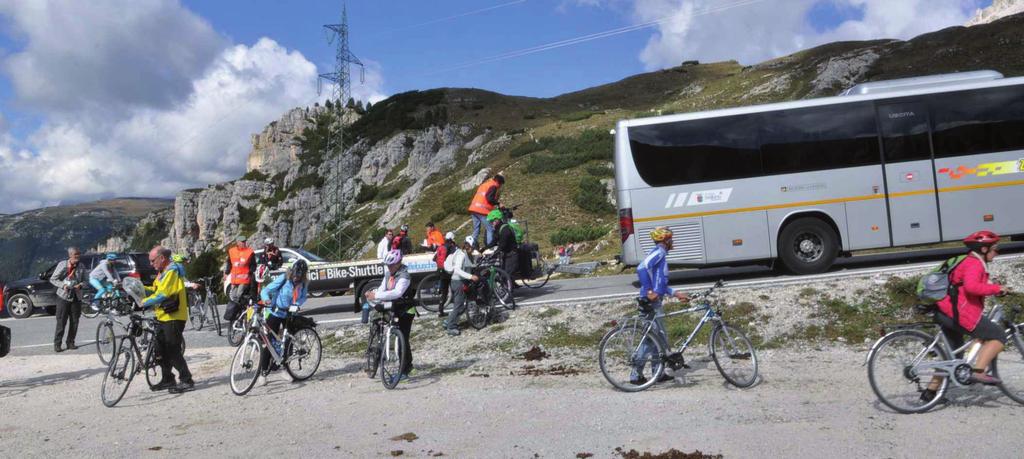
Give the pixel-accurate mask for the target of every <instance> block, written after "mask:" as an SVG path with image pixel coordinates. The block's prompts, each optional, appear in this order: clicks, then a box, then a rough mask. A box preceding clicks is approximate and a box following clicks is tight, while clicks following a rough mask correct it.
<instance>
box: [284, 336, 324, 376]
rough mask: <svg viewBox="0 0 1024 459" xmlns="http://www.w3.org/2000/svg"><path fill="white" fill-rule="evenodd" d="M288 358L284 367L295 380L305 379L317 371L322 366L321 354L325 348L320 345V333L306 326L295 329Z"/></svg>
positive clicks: (289, 343) (289, 345) (289, 344)
mask: <svg viewBox="0 0 1024 459" xmlns="http://www.w3.org/2000/svg"><path fill="white" fill-rule="evenodd" d="M288 348H289V350H288V352H287V355H288V360H286V361H285V362H284V369H285V370H286V371H288V374H289V375H291V376H292V379H293V380H295V381H305V380H307V379H309V378H310V377H311V376H313V374H314V373H316V369H317V368H319V367H320V355H321V354H322V351H323V348H322V347H321V346H320V335H319V334H318V333H317V332H316V330H314V329H312V328H309V327H306V328H300V329H298V330H295V334H294V335H292V339H291V341H289V342H288Z"/></svg>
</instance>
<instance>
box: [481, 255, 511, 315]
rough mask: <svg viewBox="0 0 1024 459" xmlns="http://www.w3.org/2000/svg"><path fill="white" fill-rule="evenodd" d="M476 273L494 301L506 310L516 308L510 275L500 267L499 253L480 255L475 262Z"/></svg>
mask: <svg viewBox="0 0 1024 459" xmlns="http://www.w3.org/2000/svg"><path fill="white" fill-rule="evenodd" d="M476 274H477V275H478V276H480V279H481V280H482V281H485V282H486V283H487V289H488V291H489V292H490V293H492V294H493V295H494V301H495V302H497V303H499V304H501V306H502V307H503V308H505V309H508V310H512V309H515V308H516V297H515V295H514V294H513V292H512V276H510V275H509V274H508V272H506V271H505V270H504V269H502V268H501V255H500V254H499V253H498V252H493V253H491V254H489V255H482V256H481V257H480V259H479V260H477V263H476Z"/></svg>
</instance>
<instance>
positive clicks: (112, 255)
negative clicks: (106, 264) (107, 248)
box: [106, 252, 117, 261]
mask: <svg viewBox="0 0 1024 459" xmlns="http://www.w3.org/2000/svg"><path fill="white" fill-rule="evenodd" d="M106 258H107V259H108V260H111V261H113V260H116V259H117V254H116V253H114V252H110V253H108V254H107V256H106Z"/></svg>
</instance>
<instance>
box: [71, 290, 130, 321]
mask: <svg viewBox="0 0 1024 459" xmlns="http://www.w3.org/2000/svg"><path fill="white" fill-rule="evenodd" d="M107 286H108V287H110V290H109V291H108V292H109V293H107V294H106V295H104V296H103V297H101V298H99V299H98V300H97V302H96V303H97V307H96V309H93V308H92V305H91V304H89V305H86V306H84V307H83V308H82V317H86V318H89V319H95V318H97V317H99V316H100V315H101V314H106V313H107V311H109V310H111V309H114V310H124V309H125V307H127V308H129V309H130V308H131V305H132V302H131V299H130V298H128V295H127V294H126V293H124V292H123V291H122V290H121V288H120V287H119V286H118V285H113V284H111V283H110V282H107Z"/></svg>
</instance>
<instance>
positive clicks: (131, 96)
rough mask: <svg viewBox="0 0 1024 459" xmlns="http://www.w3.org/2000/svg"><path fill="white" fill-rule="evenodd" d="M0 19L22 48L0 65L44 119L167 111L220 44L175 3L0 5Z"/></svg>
mask: <svg viewBox="0 0 1024 459" xmlns="http://www.w3.org/2000/svg"><path fill="white" fill-rule="evenodd" d="M0 15H2V16H4V17H5V18H6V19H8V20H9V22H10V32H11V35H12V38H14V39H15V40H16V41H18V42H23V43H24V47H23V49H20V50H18V51H17V52H15V53H14V54H12V55H10V56H6V57H5V59H4V61H3V65H2V67H0V68H2V70H3V72H4V73H5V74H6V75H7V76H8V77H9V79H10V81H11V84H12V86H13V88H14V90H15V93H16V94H17V97H18V101H19V102H20V103H21V104H22V105H24V106H25V107H28V108H30V109H35V110H38V111H40V112H43V113H45V114H46V115H56V114H66V115H70V116H74V115H79V114H81V113H82V112H83V111H87V112H90V113H92V116H94V117H95V116H100V117H109V116H116V115H117V114H118V112H119V110H121V109H124V108H130V107H140V106H149V107H153V106H159V107H170V106H172V105H174V104H175V103H177V102H179V101H180V100H181V99H183V98H184V97H187V96H188V94H189V92H190V91H191V82H192V79H193V78H194V77H195V76H196V75H198V74H201V73H202V72H203V70H204V69H205V68H206V67H207V66H208V65H209V64H210V62H212V61H213V59H214V58H216V57H217V55H218V54H220V52H221V51H222V50H223V49H224V47H225V46H227V41H226V40H225V39H224V38H223V37H221V36H220V35H219V34H217V33H216V32H215V31H214V30H213V28H212V27H211V26H210V24H208V23H207V22H206V21H205V20H203V19H202V18H200V17H199V16H196V15H195V14H193V13H192V12H190V11H188V10H186V9H185V8H183V7H182V6H181V5H180V4H178V2H177V1H175V0H97V1H88V2H83V1H77V0H31V1H27V0H0Z"/></svg>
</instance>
